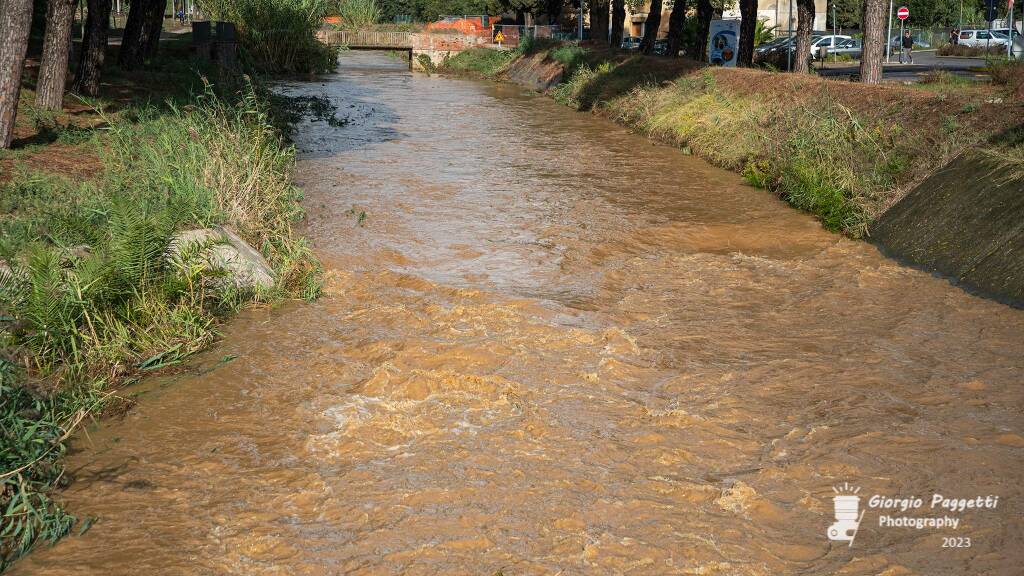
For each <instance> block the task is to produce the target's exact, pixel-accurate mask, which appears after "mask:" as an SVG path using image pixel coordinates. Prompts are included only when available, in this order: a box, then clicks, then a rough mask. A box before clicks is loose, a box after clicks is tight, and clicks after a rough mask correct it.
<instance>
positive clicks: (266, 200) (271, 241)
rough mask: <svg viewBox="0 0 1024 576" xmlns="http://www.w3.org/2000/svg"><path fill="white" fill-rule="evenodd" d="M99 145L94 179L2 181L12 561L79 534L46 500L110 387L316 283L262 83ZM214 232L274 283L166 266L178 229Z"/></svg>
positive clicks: (1, 361) (4, 407)
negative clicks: (240, 242) (247, 252)
mask: <svg viewBox="0 0 1024 576" xmlns="http://www.w3.org/2000/svg"><path fill="white" fill-rule="evenodd" d="M99 142H101V143H102V146H103V148H104V149H105V150H106V152H105V153H104V154H105V158H104V173H103V176H102V177H100V178H99V179H97V180H91V181H84V182H83V181H74V180H70V179H67V178H64V177H58V176H52V175H42V174H38V173H31V172H22V173H20V174H16V175H15V176H14V178H13V179H12V180H10V181H8V182H6V183H3V184H0V214H2V217H0V238H2V241H0V259H2V261H3V265H2V266H0V351H2V353H0V432H2V438H0V508H2V509H3V510H4V515H3V517H2V519H0V535H2V541H0V567H3V566H4V565H6V564H8V563H9V562H10V561H12V560H13V559H15V558H17V557H18V556H19V555H21V554H23V553H25V552H26V551H27V550H29V549H30V548H31V547H32V546H33V545H34V544H35V543H36V542H38V541H40V540H49V541H52V540H55V539H57V538H59V537H61V536H63V535H64V534H65V533H67V532H68V530H70V529H71V528H72V526H73V525H74V523H75V519H74V518H73V517H71V516H70V515H68V514H67V513H66V512H64V511H63V510H62V509H61V508H60V506H59V505H58V504H57V503H56V502H55V501H53V500H52V499H51V497H50V495H49V494H50V492H51V490H52V488H53V487H54V486H55V485H57V484H59V482H61V481H63V480H64V478H65V477H64V471H63V468H62V466H61V463H60V457H61V456H62V454H63V453H64V451H65V443H64V442H65V440H66V438H67V437H68V435H70V433H71V432H72V430H74V428H75V426H76V425H77V424H79V423H80V422H82V421H83V419H85V418H87V417H89V415H90V414H93V413H95V412H97V411H99V410H101V409H103V407H104V406H105V405H106V404H107V403H108V401H109V399H110V398H111V392H110V391H109V387H110V385H112V384H116V383H119V382H123V381H124V380H126V379H128V378H134V377H136V376H137V375H141V374H144V373H146V372H147V371H151V370H154V369H157V368H161V367H165V366H169V365H174V364H177V363H179V362H181V361H182V359H183V358H184V357H186V356H188V355H189V354H191V353H193V352H195V351H197V350H199V349H201V348H203V347H205V346H206V345H208V344H209V343H210V342H211V341H212V340H213V337H214V329H215V326H216V323H217V321H218V320H219V319H220V318H222V317H224V316H225V315H227V314H229V313H231V312H232V311H234V310H235V309H236V308H237V307H238V306H239V305H241V304H242V303H244V302H245V301H247V300H252V299H257V300H267V299H274V298H279V297H284V296H301V297H307V298H309V297H313V296H315V295H316V294H317V292H318V290H319V285H320V283H319V265H318V263H317V262H316V260H315V259H314V257H313V256H312V254H311V253H310V251H309V250H308V249H307V247H306V245H305V244H304V242H303V241H302V240H301V239H299V238H298V237H297V236H296V235H294V234H293V232H292V225H293V223H294V222H295V221H296V219H297V218H298V217H299V216H300V215H301V211H300V209H299V206H298V201H299V199H300V193H299V191H298V190H297V189H296V188H295V187H294V186H292V185H291V184H290V182H289V179H288V175H289V171H290V169H291V166H292V163H293V160H294V151H293V149H292V148H290V147H284V146H283V145H282V142H281V139H280V136H279V135H278V132H276V131H275V130H274V129H273V128H272V127H271V125H270V122H269V118H268V116H267V112H266V110H265V109H264V106H263V105H262V103H261V101H260V100H259V99H258V98H257V97H256V95H255V92H254V91H253V90H252V89H251V88H247V89H246V90H245V91H244V92H243V93H242V97H241V98H239V99H238V100H237V101H235V100H234V99H231V100H225V99H222V98H218V97H217V96H215V95H214V94H213V93H212V92H209V91H208V92H207V93H205V94H203V95H201V96H199V97H196V98H195V99H193V100H192V101H191V102H190V103H188V104H186V105H183V106H177V107H176V106H170V107H169V108H159V109H158V108H155V107H146V108H142V109H139V110H136V111H134V112H132V113H129V114H126V115H124V116H122V117H119V118H116V119H111V125H110V128H109V131H108V133H107V134H105V135H103V136H100V137H99ZM99 142H97V144H96V145H97V146H99V145H100V144H99ZM214 224H226V225H230V226H231V227H233V228H234V229H235V230H237V232H238V233H239V235H241V236H242V237H244V238H245V240H246V241H247V242H249V243H250V244H252V245H253V246H255V247H256V248H257V249H258V250H259V251H260V252H262V253H263V255H264V256H265V257H266V258H267V259H268V261H269V262H270V263H271V265H272V266H273V268H274V271H275V275H276V277H277V279H278V283H277V286H276V287H275V288H274V289H272V290H269V291H259V290H256V291H243V290H240V289H231V288H225V289H213V288H212V286H214V284H215V282H211V281H215V280H216V279H218V278H221V277H222V273H221V272H218V271H217V270H213V269H210V267H209V266H207V265H205V264H204V263H203V262H202V261H201V259H197V258H192V257H189V256H188V255H183V256H182V257H180V258H168V257H167V254H168V247H169V245H170V241H171V237H172V235H173V234H174V233H175V232H176V231H178V230H182V229H186V228H194V227H205V226H211V225H214Z"/></svg>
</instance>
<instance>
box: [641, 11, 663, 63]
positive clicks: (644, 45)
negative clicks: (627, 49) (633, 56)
mask: <svg viewBox="0 0 1024 576" xmlns="http://www.w3.org/2000/svg"><path fill="white" fill-rule="evenodd" d="M660 28H661V0H651V9H650V11H649V12H648V13H647V22H646V23H644V38H643V40H641V41H640V51H641V52H643V53H644V54H651V53H653V52H654V43H655V42H656V41H657V40H658V30H659V29H660Z"/></svg>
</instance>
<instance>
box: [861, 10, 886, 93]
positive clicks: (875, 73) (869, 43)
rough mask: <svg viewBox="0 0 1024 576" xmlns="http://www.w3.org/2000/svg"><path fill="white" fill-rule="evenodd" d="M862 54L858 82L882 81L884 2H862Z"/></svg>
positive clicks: (875, 82) (876, 82) (872, 82)
mask: <svg viewBox="0 0 1024 576" xmlns="http://www.w3.org/2000/svg"><path fill="white" fill-rule="evenodd" d="M863 14H864V22H863V24H862V26H861V30H863V31H864V53H863V54H862V55H861V59H860V81H861V82H865V83H867V84H878V83H879V82H881V81H882V55H883V54H884V53H885V0H864V10H863Z"/></svg>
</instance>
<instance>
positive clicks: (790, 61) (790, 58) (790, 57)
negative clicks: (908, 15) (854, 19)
mask: <svg viewBox="0 0 1024 576" xmlns="http://www.w3.org/2000/svg"><path fill="white" fill-rule="evenodd" d="M889 1H890V2H891V1H892V0H889ZM787 27H788V28H789V50H787V54H786V57H787V60H788V66H787V68H786V70H788V71H789V72H792V71H793V0H789V23H788V24H787Z"/></svg>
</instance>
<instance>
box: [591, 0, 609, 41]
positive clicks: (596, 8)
mask: <svg viewBox="0 0 1024 576" xmlns="http://www.w3.org/2000/svg"><path fill="white" fill-rule="evenodd" d="M608 8H609V6H608V0H590V39H591V40H593V41H594V42H598V43H599V44H602V43H604V42H607V41H608Z"/></svg>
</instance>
